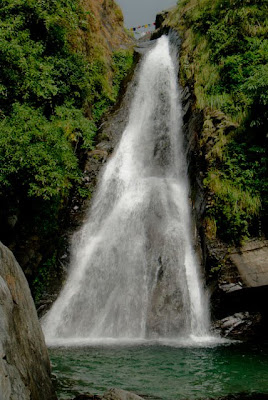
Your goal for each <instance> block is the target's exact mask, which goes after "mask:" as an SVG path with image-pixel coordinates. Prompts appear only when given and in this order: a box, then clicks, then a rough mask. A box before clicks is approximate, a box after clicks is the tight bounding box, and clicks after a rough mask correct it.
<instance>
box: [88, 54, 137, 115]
mask: <svg viewBox="0 0 268 400" xmlns="http://www.w3.org/2000/svg"><path fill="white" fill-rule="evenodd" d="M132 65H133V52H132V51H131V50H118V51H115V52H114V53H113V59H112V71H113V79H112V88H111V89H110V88H108V87H107V83H106V82H105V81H104V73H105V64H104V63H103V64H100V63H98V64H95V65H93V66H92V68H91V77H92V79H91V80H92V82H95V86H97V87H98V86H99V87H100V88H102V90H100V91H99V93H98V94H97V95H96V96H95V99H94V107H93V115H94V119H95V120H97V121H99V120H100V119H101V117H102V116H103V114H104V113H105V112H107V110H108V109H109V107H111V106H112V105H114V104H115V102H116V99H117V97H118V95H119V91H120V87H121V84H122V81H123V80H124V78H125V77H126V76H127V74H128V73H129V71H130V69H131V67H132Z"/></svg>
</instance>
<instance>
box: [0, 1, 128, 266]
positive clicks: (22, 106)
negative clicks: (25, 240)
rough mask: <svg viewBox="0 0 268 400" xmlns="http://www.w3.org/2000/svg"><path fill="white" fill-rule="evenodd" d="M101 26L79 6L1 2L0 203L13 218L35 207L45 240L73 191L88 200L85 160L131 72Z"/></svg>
mask: <svg viewBox="0 0 268 400" xmlns="http://www.w3.org/2000/svg"><path fill="white" fill-rule="evenodd" d="M86 6H87V7H91V6H92V7H93V3H90V2H89V4H88V5H86ZM106 7H110V8H111V10H110V11H109V12H110V15H112V13H114V15H115V16H114V18H117V19H120V20H121V19H122V15H119V14H120V12H119V11H120V10H119V9H118V7H117V6H116V5H115V3H114V2H112V1H110V3H109V4H108V3H107V4H106ZM95 9H96V6H95ZM96 12H97V11H96ZM99 25H100V22H99V21H98V20H97V17H96V16H95V15H94V12H93V11H92V10H88V9H87V8H82V6H81V5H80V2H79V1H78V0H46V1H42V0H38V1H36V0H2V2H1V6H0V42H1V46H0V65H1V68H0V203H1V206H2V207H3V208H6V210H5V214H6V215H8V214H9V213H11V214H12V211H10V209H11V208H12V207H13V208H14V209H15V208H18V207H24V208H25V209H27V207H28V208H29V207H31V208H32V209H33V214H34V215H32V216H29V217H30V218H31V221H30V220H29V221H28V223H29V224H31V223H32V224H35V226H36V227H37V228H35V229H37V230H38V232H37V233H38V234H39V235H40V236H41V237H42V238H45V237H46V233H45V232H47V233H48V234H47V237H48V236H50V237H51V238H53V235H55V234H56V232H57V230H58V228H59V227H58V223H57V219H58V218H59V212H60V210H61V208H62V207H63V206H64V205H66V202H67V198H68V195H69V193H70V190H71V189H72V188H73V187H75V188H76V191H77V192H78V193H80V194H81V195H85V193H86V192H87V191H86V190H85V189H84V188H83V187H82V186H80V184H81V182H82V180H81V178H82V171H81V168H82V163H81V155H83V154H84V153H85V151H86V150H87V149H91V148H92V147H93V146H94V137H95V135H96V131H97V125H98V123H99V121H100V119H101V117H102V116H103V114H104V113H105V112H107V110H108V109H109V107H111V106H112V105H113V104H114V103H115V102H116V100H117V97H118V94H119V89H120V85H121V82H122V80H123V79H124V77H125V76H126V74H127V73H128V71H129V69H130V68H131V65H132V61H133V58H132V51H130V50H129V51H128V50H120V51H118V50H117V51H115V52H114V53H113V55H112V52H111V50H110V49H109V51H108V50H107V48H105V46H104V44H103V42H105V40H104V39H103V37H102V33H101V32H100V30H101V29H102V27H100V26H99ZM116 29H120V26H118V27H117V28H116ZM122 29H123V28H122ZM106 35H107V33H106ZM27 202H28V206H27ZM18 204H19V206H18ZM8 208H9V210H8ZM45 210H46V211H45ZM22 213H25V210H24V211H23V212H21V214H22ZM51 216H53V218H51ZM0 217H1V216H0ZM25 218H26V217H25ZM0 219H1V218H0ZM37 220H38V221H39V222H38V223H37V222H36V221H37ZM0 222H1V221H0ZM24 222H25V221H24ZM30 229H33V227H30V228H29V230H30ZM3 234H4V233H3ZM2 239H4V238H2ZM49 257H50V258H49V260H52V259H53V260H54V261H55V256H54V253H53V251H52V255H51V254H50V255H49ZM48 262H49V263H50V264H51V261H48Z"/></svg>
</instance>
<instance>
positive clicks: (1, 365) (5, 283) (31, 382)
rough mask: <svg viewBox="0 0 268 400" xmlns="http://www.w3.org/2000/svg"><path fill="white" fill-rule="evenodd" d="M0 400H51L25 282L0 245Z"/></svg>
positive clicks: (40, 339)
mask: <svg viewBox="0 0 268 400" xmlns="http://www.w3.org/2000/svg"><path fill="white" fill-rule="evenodd" d="M0 398H1V400H48V399H49V400H54V399H56V395H55V392H54V389H53V386H52V382H51V379H50V361H49V357H48V352H47V348H46V345H45V341H44V337H43V333H42V331H41V327H40V324H39V321H38V318H37V313H36V309H35V306H34V303H33V300H32V297H31V293H30V289H29V286H28V283H27V281H26V278H25V276H24V274H23V272H22V270H21V268H20V266H19V264H18V263H17V261H16V259H15V257H14V256H13V254H12V253H11V251H10V250H8V249H7V247H5V246H4V245H3V244H2V243H1V242H0Z"/></svg>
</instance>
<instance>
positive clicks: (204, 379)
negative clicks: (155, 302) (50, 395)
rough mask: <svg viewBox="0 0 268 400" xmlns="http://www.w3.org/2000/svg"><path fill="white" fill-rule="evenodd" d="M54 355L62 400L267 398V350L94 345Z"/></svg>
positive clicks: (243, 346) (56, 350)
mask: <svg viewBox="0 0 268 400" xmlns="http://www.w3.org/2000/svg"><path fill="white" fill-rule="evenodd" d="M49 352H50V357H51V361H52V366H53V373H54V375H55V376H56V378H57V382H58V383H57V386H58V395H59V399H60V400H63V399H71V398H72V397H74V396H75V395H77V394H80V393H92V394H103V393H104V392H105V391H106V390H107V389H109V388H112V387H117V388H121V389H125V390H130V391H132V392H135V393H137V394H139V395H141V396H146V397H149V398H152V399H163V400H175V399H176V400H181V399H194V400H195V399H205V398H209V397H212V398H216V397H218V396H225V395H228V394H237V393H241V392H246V393H254V392H262V393H268V344H261V345H260V344H254V345H253V344H243V343H233V344H229V345H220V346H219V345H217V346H215V345H210V346H207V347H202V346H186V347H185V346H181V345H179V344H178V345H175V344H172V343H166V344H165V343H157V344H156V343H136V344H130V343H125V344H121V345H118V344H114V343H108V344H104V343H92V344H91V345H88V344H87V345H84V346H78V347H77V346H76V347H71V346H67V347H52V348H50V350H49Z"/></svg>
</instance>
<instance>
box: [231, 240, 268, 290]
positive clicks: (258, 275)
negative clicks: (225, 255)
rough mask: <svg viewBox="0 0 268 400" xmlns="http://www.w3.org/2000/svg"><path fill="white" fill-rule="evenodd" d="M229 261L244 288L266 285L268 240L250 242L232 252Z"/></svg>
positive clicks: (267, 283) (267, 276) (267, 278)
mask: <svg viewBox="0 0 268 400" xmlns="http://www.w3.org/2000/svg"><path fill="white" fill-rule="evenodd" d="M230 259H231V261H232V262H233V264H234V265H235V266H236V268H237V269H238V271H239V274H240V276H241V279H242V281H243V282H244V283H245V285H246V286H248V287H259V286H265V285H268V240H251V241H249V242H247V243H246V244H245V245H244V246H242V247H241V248H239V249H235V250H233V251H232V253H231V255H230Z"/></svg>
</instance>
